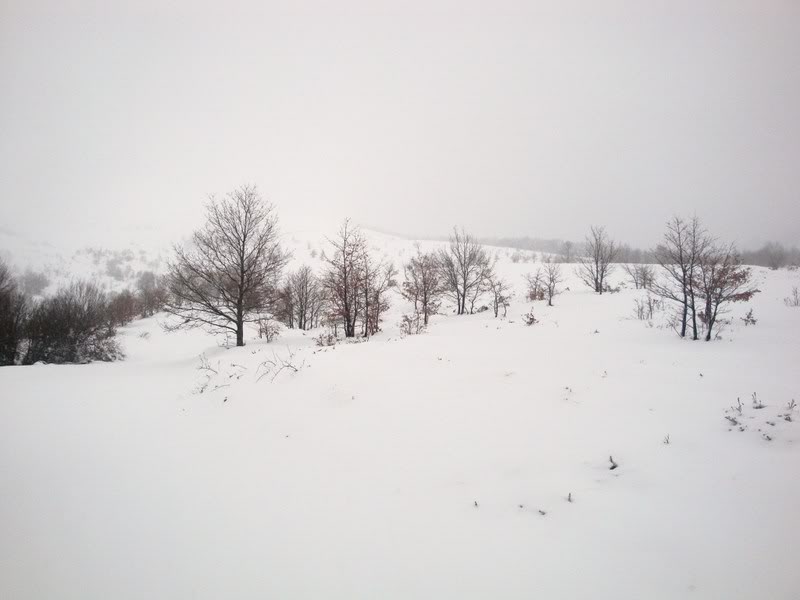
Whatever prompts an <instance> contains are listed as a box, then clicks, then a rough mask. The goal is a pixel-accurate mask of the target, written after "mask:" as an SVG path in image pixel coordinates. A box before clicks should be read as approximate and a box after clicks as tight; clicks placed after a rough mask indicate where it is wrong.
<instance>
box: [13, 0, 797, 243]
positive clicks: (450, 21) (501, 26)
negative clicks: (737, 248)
mask: <svg viewBox="0 0 800 600" xmlns="http://www.w3.org/2000/svg"><path fill="white" fill-rule="evenodd" d="M600 4H601V3H599V2H584V3H579V2H570V3H565V2H552V3H533V2H526V3H502V2H501V3H498V2H485V3H476V2H463V1H457V2H456V1H454V2H444V3H443V2H419V3H413V2H404V3H392V4H389V3H382V2H364V3H360V4H357V3H349V2H345V1H341V2H328V3H318V4H317V5H316V6H312V5H305V6H304V7H303V8H298V6H300V4H299V3H296V2H286V3H275V2H272V3H271V2H259V3H257V4H255V5H254V6H257V7H258V8H257V9H256V8H254V6H246V5H242V4H237V3H233V2H214V3H207V4H204V3H203V2H186V3H180V2H163V1H159V2H141V1H137V2H130V3H112V2H97V3H74V2H64V1H58V2H52V3H49V2H30V1H25V2H22V1H20V2H9V1H8V0H0V90H1V91H0V229H5V230H13V231H15V232H18V233H21V234H23V235H27V236H31V237H34V238H45V239H50V240H55V241H61V240H64V241H68V242H70V243H75V241H76V240H79V241H81V242H83V241H86V243H106V244H111V243H120V242H124V241H126V240H127V239H132V238H140V239H141V238H148V237H151V238H152V239H154V240H157V241H159V242H168V241H170V240H172V239H174V238H176V237H179V236H181V235H184V234H186V233H188V232H189V231H190V230H191V228H192V227H193V226H195V225H196V224H197V223H198V221H199V219H200V216H201V211H200V208H201V206H202V204H203V202H204V200H205V198H206V196H207V194H209V193H211V192H217V193H224V192H226V191H228V190H230V189H232V188H233V187H235V186H237V185H239V184H241V183H245V182H252V183H256V184H258V186H259V188H260V190H261V191H262V193H263V194H264V195H265V196H266V197H267V198H269V199H271V200H272V201H273V202H274V203H275V204H276V206H277V208H278V210H279V212H280V215H281V219H282V222H283V225H284V229H285V230H287V231H292V230H299V229H303V228H314V229H317V228H320V227H331V226H334V225H335V224H336V223H338V221H340V220H341V219H342V218H343V217H345V216H351V217H352V218H353V219H355V220H356V221H357V222H360V223H362V224H364V225H372V226H377V227H381V228H384V229H389V230H394V231H399V232H406V233H411V234H441V233H446V232H447V231H448V230H449V229H450V228H451V226H452V225H453V224H460V225H462V224H463V225H464V226H466V227H467V228H469V229H471V230H473V231H474V232H475V233H477V234H480V235H526V234H527V235H532V236H540V237H563V238H573V239H580V238H582V236H583V233H584V231H585V230H586V229H587V227H588V226H589V225H590V224H592V223H598V224H605V225H606V226H607V228H608V229H609V231H610V232H611V233H612V234H613V235H615V236H616V237H619V238H621V239H623V240H626V241H629V242H630V243H633V244H636V245H641V246H650V245H652V244H653V243H654V242H655V241H656V240H657V238H658V237H659V236H660V234H661V230H662V224H663V222H664V221H665V220H666V219H667V218H668V217H669V216H670V215H671V214H673V213H676V212H677V213H682V214H691V213H692V212H695V211H696V212H697V214H698V215H699V216H701V217H702V218H703V219H704V220H705V221H706V223H707V224H708V225H709V227H710V228H711V229H712V230H713V231H714V232H715V233H717V234H719V235H720V236H723V237H725V238H728V239H736V240H738V241H739V242H740V243H741V244H742V245H745V246H748V245H753V244H756V243H760V242H761V241H764V240H765V239H768V238H774V239H779V240H782V241H784V242H788V243H800V2H765V1H756V0H753V1H750V2H733V1H715V2H696V1H694V2H679V1H670V2H645V1H643V0H640V1H633V2H605V3H602V5H603V8H602V9H601V8H599V5H600ZM699 5H702V8H698V6H699Z"/></svg>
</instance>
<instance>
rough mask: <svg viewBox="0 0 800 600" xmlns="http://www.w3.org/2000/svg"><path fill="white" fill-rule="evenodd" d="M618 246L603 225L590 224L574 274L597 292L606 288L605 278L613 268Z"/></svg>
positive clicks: (601, 291)
mask: <svg viewBox="0 0 800 600" xmlns="http://www.w3.org/2000/svg"><path fill="white" fill-rule="evenodd" d="M618 252H619V247H618V246H617V244H616V242H614V240H612V239H611V238H610V237H609V236H608V234H607V233H606V230H605V228H604V227H597V226H592V228H591V229H590V231H589V235H587V236H586V241H585V242H584V248H583V254H582V255H581V256H579V257H578V268H577V270H576V274H577V275H578V277H580V278H581V281H583V282H584V283H585V284H586V285H588V286H589V287H590V288H592V289H593V290H594V291H595V292H597V293H598V294H602V293H603V292H604V291H605V288H606V278H607V277H608V276H609V275H610V274H611V272H612V271H613V269H614V265H613V263H614V262H615V260H616V258H617V253H618Z"/></svg>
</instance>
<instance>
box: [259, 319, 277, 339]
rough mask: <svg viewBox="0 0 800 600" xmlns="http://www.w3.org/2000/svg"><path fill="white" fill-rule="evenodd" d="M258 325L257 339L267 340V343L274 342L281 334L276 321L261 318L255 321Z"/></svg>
mask: <svg viewBox="0 0 800 600" xmlns="http://www.w3.org/2000/svg"><path fill="white" fill-rule="evenodd" d="M256 323H257V324H258V337H259V339H262V340H267V343H270V342H272V341H273V340H275V339H276V338H277V337H278V336H279V335H280V333H281V326H280V324H279V323H277V322H276V321H273V320H272V319H269V318H267V317H262V318H260V319H258V320H257V321H256Z"/></svg>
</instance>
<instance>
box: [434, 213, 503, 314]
mask: <svg viewBox="0 0 800 600" xmlns="http://www.w3.org/2000/svg"><path fill="white" fill-rule="evenodd" d="M438 263H439V273H440V277H441V281H442V287H443V289H444V293H445V294H446V295H447V296H449V297H450V298H451V299H452V300H453V302H454V303H455V305H456V313H457V314H459V315H463V314H465V313H466V312H467V303H468V302H469V306H470V312H472V311H473V310H474V307H475V302H476V300H477V299H478V297H480V295H481V294H482V293H483V292H484V291H486V281H487V279H488V278H489V277H490V276H491V275H492V272H493V263H492V259H491V257H490V256H489V253H488V252H487V251H486V249H485V248H484V247H483V246H482V245H481V244H480V243H478V241H477V239H475V238H474V237H473V236H471V235H469V234H467V233H466V232H465V231H464V230H463V229H462V230H461V231H459V230H458V229H453V234H452V235H451V236H450V243H449V245H448V246H447V247H446V248H443V249H441V250H440V251H439V256H438Z"/></svg>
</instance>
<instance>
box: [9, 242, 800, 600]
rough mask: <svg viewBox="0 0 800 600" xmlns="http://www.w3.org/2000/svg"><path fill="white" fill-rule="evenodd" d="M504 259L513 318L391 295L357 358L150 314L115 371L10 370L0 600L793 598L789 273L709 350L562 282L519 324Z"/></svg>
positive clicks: (521, 308) (766, 275) (797, 443)
mask: <svg viewBox="0 0 800 600" xmlns="http://www.w3.org/2000/svg"><path fill="white" fill-rule="evenodd" d="M374 240H375V241H374V244H375V245H377V246H378V247H379V248H380V249H381V251H384V252H386V253H387V254H388V255H389V256H392V257H394V259H395V261H396V263H397V264H398V266H399V264H400V263H401V262H402V260H403V259H404V257H408V256H409V255H410V254H411V252H413V246H412V244H411V242H408V241H404V240H399V239H395V238H390V237H388V236H374ZM295 245H296V248H295V253H296V256H297V260H298V261H302V260H306V254H307V255H308V257H309V258H310V256H311V252H312V251H313V250H315V249H318V248H320V246H319V245H318V244H316V242H315V243H314V244H304V243H302V241H300V240H296V244H295ZM426 245H435V243H433V242H427V243H426ZM497 253H498V256H499V258H500V263H499V265H500V266H499V268H500V270H501V272H502V273H503V274H504V275H505V276H506V277H507V279H508V280H509V281H510V282H511V283H513V284H514V285H515V286H516V288H517V296H516V298H515V300H514V302H513V305H512V307H511V309H510V310H509V316H508V318H507V319H501V318H498V319H495V318H493V316H492V314H491V312H485V313H482V314H478V315H472V316H464V317H456V316H454V315H447V314H446V315H441V316H438V317H435V318H434V319H433V321H432V324H431V326H430V328H429V330H428V332H427V333H425V334H423V335H419V336H411V337H401V336H400V334H399V330H398V328H397V325H396V324H397V322H398V321H399V319H400V315H401V314H402V313H403V312H404V311H406V310H407V307H406V306H405V305H404V303H403V302H402V300H401V299H400V298H399V296H397V297H396V298H394V306H393V309H392V311H391V313H390V314H389V316H388V318H387V320H386V323H385V327H384V331H383V332H382V333H380V334H379V335H378V336H376V337H374V338H373V339H371V340H370V341H369V342H366V343H359V344H340V345H338V346H336V347H329V348H319V347H317V346H316V345H315V344H314V342H313V338H314V336H315V335H316V333H314V332H310V333H307V334H305V335H304V334H301V333H299V332H296V331H284V332H283V333H282V335H281V337H280V338H279V339H278V340H277V341H275V342H273V343H271V344H266V343H264V342H262V341H259V340H258V339H250V340H248V344H247V346H246V347H244V348H227V349H226V348H224V347H222V346H221V345H219V340H217V339H215V338H213V337H211V336H209V335H207V334H204V333H202V332H199V331H194V332H188V333H179V334H167V333H164V332H163V331H162V330H161V329H160V328H159V325H158V318H155V319H148V320H144V321H139V322H136V323H134V324H132V325H131V326H130V327H128V328H126V329H124V330H123V331H122V332H121V335H122V339H123V343H124V346H125V348H126V351H127V355H128V358H127V360H125V361H124V362H119V363H112V364H92V365H85V366H55V365H49V366H33V367H10V368H3V369H0V598H9V599H27V598H60V599H66V598H76V599H77V598H80V599H87V598H92V599H94V598H96V599H108V598H115V599H124V598H148V599H152V598H348V599H349V598H437V599H440V598H458V599H465V598H526V599H529V598H564V599H577V598H587V599H588V598H592V599H605V598H608V599H615V600H618V599H628V598H629V599H637V600H638V599H645V598H646V599H651V600H652V599H658V598H665V599H673V598H708V599H711V598H715V599H716V598H719V599H725V600H730V599H736V598H742V599H744V598H747V599H750V598H752V599H755V598H770V599H784V598H785V599H795V598H798V597H800V568H799V567H798V550H800V512H799V511H798V507H799V506H800V477H798V473H800V410H798V409H794V410H793V411H792V412H791V413H790V414H791V415H793V417H792V418H793V420H792V421H787V420H785V415H786V414H787V413H788V412H789V409H787V404H788V403H789V402H790V401H791V400H792V399H796V400H797V401H798V402H800V309H797V308H789V307H787V306H785V305H784V303H783V298H784V297H785V296H787V295H788V294H789V292H790V290H791V288H792V286H793V285H800V273H797V272H788V271H780V272H768V271H766V270H757V274H758V278H759V281H760V283H759V287H760V288H761V290H762V293H760V294H758V295H757V296H756V297H755V298H754V300H753V301H752V302H750V303H749V304H747V305H742V306H737V307H736V309H735V311H734V312H733V313H732V314H731V315H730V317H732V319H733V322H732V324H731V325H729V326H728V327H726V329H725V330H724V331H723V332H722V339H721V340H718V341H715V342H713V343H703V342H689V341H682V340H679V339H678V338H677V337H676V336H675V335H674V333H672V332H671V331H670V330H669V329H667V328H664V327H662V326H661V324H662V318H661V317H660V318H659V319H657V320H656V321H654V322H653V324H652V326H650V325H648V323H646V322H642V321H638V320H636V319H635V318H633V308H634V306H633V302H634V298H636V297H637V296H640V295H641V294H642V292H639V291H635V290H632V289H624V290H623V291H621V292H620V293H617V294H606V295H603V296H596V295H594V294H592V293H590V291H589V290H588V289H587V288H585V287H583V286H582V285H580V284H579V283H578V281H577V279H576V278H575V276H574V275H573V274H572V273H571V270H570V269H566V270H565V273H566V274H567V275H568V280H567V282H566V283H565V285H566V286H567V287H569V291H565V292H564V293H563V294H562V295H560V296H558V297H557V298H556V300H555V304H556V305H555V306H554V307H552V308H548V307H546V306H545V305H544V303H542V302H537V303H534V304H533V307H534V310H535V313H536V315H537V318H538V319H539V320H540V323H538V324H536V325H533V326H530V327H529V326H526V325H524V323H523V320H522V318H521V317H522V315H523V314H525V313H527V312H528V310H529V309H530V308H531V304H529V303H527V302H525V301H524V300H523V290H524V281H523V275H524V274H525V273H528V272H531V271H532V270H534V269H535V265H534V264H532V263H524V262H519V263H513V262H512V261H511V260H510V258H509V256H510V252H508V251H506V250H504V249H503V250H498V251H497ZM614 280H615V281H622V280H623V278H622V273H621V272H620V271H618V272H617V273H616V275H615V277H614ZM748 308H753V309H754V313H755V316H756V317H757V319H758V323H757V325H756V326H753V327H744V326H743V324H742V323H741V321H739V319H738V317H739V316H741V315H742V314H744V312H745V311H746V310H747V309H748ZM201 354H202V355H204V357H205V358H204V360H205V361H206V364H207V366H208V367H210V369H205V370H200V369H198V367H199V366H200V364H201V358H200V355H201ZM289 354H292V355H293V359H292V361H293V364H294V365H295V366H296V367H298V371H297V372H294V371H292V370H290V369H285V370H283V371H281V372H278V373H277V374H276V373H275V372H272V373H270V374H268V375H265V376H263V377H260V376H261V375H262V374H263V372H264V367H262V366H261V365H262V363H264V362H265V361H268V360H270V359H272V358H274V357H275V356H278V357H282V358H285V357H288V356H289ZM212 369H213V370H212ZM273 376H274V379H273ZM259 377H260V378H259ZM754 392H755V393H757V398H758V400H759V401H760V402H763V404H764V405H765V407H764V408H761V409H755V408H753V406H752V400H751V395H752V394H753V393H754ZM737 398H739V399H741V402H742V404H743V409H742V415H741V416H738V415H736V416H735V417H734V418H736V419H737V421H738V422H740V423H741V424H742V428H743V429H744V431H740V430H739V428H737V427H735V426H733V425H732V424H731V423H730V422H729V421H728V420H726V419H725V416H726V415H729V416H730V415H731V414H732V412H731V406H732V405H736V403H737ZM667 436H668V441H669V443H665V442H666V440H667ZM767 438H770V439H767ZM609 456H613V459H614V461H615V462H616V463H617V464H618V465H619V467H618V468H617V469H614V470H611V469H610V468H609V467H610V462H609ZM568 497H569V498H571V501H569V500H568Z"/></svg>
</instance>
